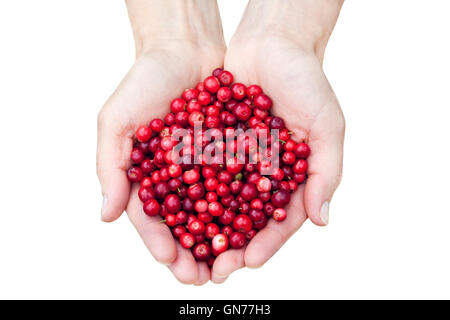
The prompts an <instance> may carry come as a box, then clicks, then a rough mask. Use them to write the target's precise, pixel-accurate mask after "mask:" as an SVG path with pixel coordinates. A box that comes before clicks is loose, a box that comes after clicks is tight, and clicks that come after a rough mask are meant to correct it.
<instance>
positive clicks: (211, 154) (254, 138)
mask: <svg viewBox="0 0 450 320" xmlns="http://www.w3.org/2000/svg"><path fill="white" fill-rule="evenodd" d="M271 107H272V100H271V99H270V98H269V97H268V96H267V95H265V94H264V93H263V91H262V89H261V87H259V86H257V85H251V86H249V87H246V86H245V85H243V84H242V83H233V75H232V74H231V73H230V72H228V71H225V70H223V69H220V68H218V69H216V70H214V72H213V74H212V76H209V77H207V78H206V79H204V81H203V82H200V83H199V84H197V86H196V87H195V88H191V89H187V90H185V91H184V92H183V94H182V96H181V98H177V99H175V100H173V101H172V103H171V104H170V110H171V112H170V113H168V114H167V115H166V117H165V118H164V120H161V119H153V120H152V121H151V122H150V125H149V126H141V127H139V128H138V129H137V131H136V139H137V141H136V143H135V146H134V148H133V151H132V152H131V160H132V162H133V166H132V167H130V168H129V170H128V179H129V180H130V181H131V182H135V183H140V186H141V187H140V189H139V198H140V199H141V201H142V202H143V203H144V205H143V210H144V212H145V214H147V215H149V216H156V215H159V216H161V217H162V218H163V220H162V222H165V223H166V224H167V225H168V226H169V227H170V228H171V230H172V233H173V235H174V237H175V238H177V239H179V241H180V243H181V245H182V246H183V247H184V248H191V250H192V253H193V255H194V257H195V258H196V259H197V260H199V261H207V262H208V264H209V265H210V266H212V264H213V263H214V259H215V257H216V256H218V255H219V254H220V253H222V252H224V251H226V250H227V249H228V248H229V247H231V248H234V249H239V248H242V247H243V246H245V244H246V243H247V241H250V240H251V239H252V238H253V237H254V236H255V234H256V233H257V232H258V231H259V230H261V229H262V228H264V227H265V226H266V225H267V223H268V219H270V218H273V219H274V220H275V221H283V220H284V219H286V211H285V210H284V209H283V208H284V207H285V206H286V205H287V204H288V203H289V201H290V199H291V193H292V192H294V191H295V190H296V189H297V187H298V185H299V184H301V183H303V182H304V181H305V179H306V171H307V168H308V163H307V161H306V158H307V157H308V156H309V154H310V148H309V146H308V145H307V144H306V143H304V142H300V143H296V142H295V141H293V140H292V139H291V132H290V131H289V130H288V129H287V128H286V127H285V124H284V120H283V119H281V118H280V117H276V116H273V115H271V113H270V108H271ZM248 131H251V133H252V134H247V132H248ZM244 133H245V134H244ZM223 138H226V141H223Z"/></svg>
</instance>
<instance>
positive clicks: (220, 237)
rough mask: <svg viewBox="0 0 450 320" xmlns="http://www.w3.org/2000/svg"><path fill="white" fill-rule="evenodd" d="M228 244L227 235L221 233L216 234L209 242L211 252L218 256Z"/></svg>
mask: <svg viewBox="0 0 450 320" xmlns="http://www.w3.org/2000/svg"><path fill="white" fill-rule="evenodd" d="M228 244H229V242H228V237H227V236H226V235H224V234H223V233H220V234H216V235H215V236H214V238H213V239H212V242H211V246H212V252H213V254H214V255H215V256H218V255H219V254H221V253H222V252H224V251H225V250H227V249H228Z"/></svg>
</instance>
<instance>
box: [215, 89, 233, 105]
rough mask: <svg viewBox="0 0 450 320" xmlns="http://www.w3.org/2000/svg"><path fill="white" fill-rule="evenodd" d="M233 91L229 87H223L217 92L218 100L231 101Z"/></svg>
mask: <svg viewBox="0 0 450 320" xmlns="http://www.w3.org/2000/svg"><path fill="white" fill-rule="evenodd" d="M231 95H232V92H231V89H230V88H228V87H222V88H220V89H219V90H218V91H217V100H219V101H220V102H228V101H230V99H231Z"/></svg>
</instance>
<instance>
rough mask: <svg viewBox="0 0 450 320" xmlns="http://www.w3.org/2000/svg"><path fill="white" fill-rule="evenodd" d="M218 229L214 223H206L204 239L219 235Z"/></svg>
mask: <svg viewBox="0 0 450 320" xmlns="http://www.w3.org/2000/svg"><path fill="white" fill-rule="evenodd" d="M219 232H220V228H219V226H218V225H217V224H215V223H208V224H207V225H206V228H205V237H206V239H212V238H214V236H215V235H217V234H219Z"/></svg>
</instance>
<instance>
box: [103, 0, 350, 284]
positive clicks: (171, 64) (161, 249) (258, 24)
mask: <svg viewBox="0 0 450 320" xmlns="http://www.w3.org/2000/svg"><path fill="white" fill-rule="evenodd" d="M342 2H343V1H339V0H319V1H318V0H297V1H280V0H250V1H249V4H248V7H247V10H246V12H245V14H244V16H243V18H242V21H241V24H240V25H239V27H238V30H237V31H236V33H235V35H234V36H233V39H232V41H231V43H230V45H229V48H228V49H226V46H225V42H224V39H223V33H222V27H221V22H220V15H219V12H218V8H217V4H216V2H215V1H210V0H197V1H193V0H187V1H178V0H129V1H127V7H128V11H129V15H130V21H131V25H132V28H133V32H134V36H135V40H136V52H137V54H136V56H137V57H136V62H135V64H134V66H133V67H132V68H131V70H130V71H129V72H128V74H127V75H126V76H125V78H124V80H123V81H122V82H121V84H120V85H119V87H118V88H117V89H116V91H115V92H114V93H113V95H112V96H111V97H110V98H109V100H108V101H107V102H106V104H105V106H104V107H103V108H102V110H101V112H100V114H99V118H98V148H97V172H98V176H99V179H100V183H101V186H102V193H103V196H104V199H105V200H104V205H103V208H102V220H103V221H105V222H111V221H114V220H116V219H117V218H118V217H119V216H120V215H121V214H122V212H123V211H124V210H125V211H126V212H127V214H128V216H129V218H130V220H131V222H132V223H133V225H134V226H135V228H136V229H137V231H138V233H139V234H140V236H141V238H142V239H143V241H144V243H145V245H146V246H147V247H148V249H149V251H150V252H151V254H152V255H153V256H154V257H155V259H156V260H157V261H159V262H161V263H163V264H166V265H167V266H168V267H169V269H170V270H171V271H172V273H173V274H174V276H175V277H176V278H177V279H178V280H179V281H180V282H182V283H186V284H196V285H202V284H205V283H207V282H208V281H209V280H211V281H213V282H215V283H221V282H223V281H225V280H226V279H227V277H228V276H229V275H230V274H231V273H232V272H234V271H235V270H237V269H239V268H242V267H245V266H247V267H251V268H254V267H259V266H262V265H263V264H264V263H265V262H267V260H269V259H270V258H271V257H272V256H273V255H274V254H275V253H276V251H278V249H280V248H281V246H282V245H283V244H284V243H285V242H286V241H287V240H288V238H289V237H290V236H291V235H292V234H293V233H295V232H296V231H297V230H298V229H299V228H300V227H301V225H302V224H303V223H304V221H305V220H306V219H307V218H309V219H310V220H311V221H312V222H313V223H315V224H317V225H319V226H324V225H326V224H327V223H328V219H329V218H328V208H329V202H330V200H331V198H332V195H333V193H334V191H335V189H336V188H337V186H338V184H339V182H340V177H341V172H342V150H343V139H344V127H345V125H344V118H343V115H342V112H341V109H340V107H339V104H338V101H337V99H336V97H335V95H334V93H333V91H332V89H331V86H330V85H329V83H328V81H327V79H326V77H325V75H324V73H323V70H322V60H323V54H324V50H325V46H326V43H327V41H328V38H329V35H330V34H331V31H332V29H333V27H334V24H335V22H336V19H337V16H338V14H339V10H340V7H341V5H342ZM222 65H224V67H225V69H227V70H229V71H231V72H232V73H233V74H234V75H235V80H236V81H239V82H242V83H244V84H258V85H260V86H261V87H262V88H263V89H264V91H265V92H266V93H267V94H268V95H269V96H271V97H272V99H273V101H274V107H273V113H274V114H276V115H279V116H281V117H283V118H284V119H285V121H286V123H287V126H288V127H289V128H290V129H291V130H292V131H293V132H294V137H295V139H296V140H297V141H306V142H308V143H309V145H310V146H311V149H312V154H311V156H310V158H309V159H308V162H309V169H308V175H309V178H308V180H307V182H306V184H304V185H302V186H301V187H300V188H299V189H298V190H297V191H296V193H295V194H294V195H293V196H292V200H291V203H290V204H289V205H288V207H287V212H288V218H287V219H286V220H285V221H284V222H282V223H277V222H275V221H273V220H272V221H270V222H269V224H268V226H267V227H266V228H265V229H263V230H262V231H261V232H259V233H258V234H257V235H256V236H255V238H254V239H253V240H252V241H251V242H250V243H249V245H248V246H247V247H245V248H243V249H239V250H234V249H232V250H228V251H226V252H225V253H223V254H221V255H219V257H218V258H217V259H216V261H215V263H214V265H213V268H212V270H211V271H210V270H209V268H208V266H207V265H206V264H205V263H204V262H203V263H198V262H196V261H195V260H194V258H193V256H192V254H191V252H190V251H189V250H188V249H183V248H182V247H181V246H180V245H179V244H178V243H177V242H176V241H175V240H174V239H173V237H172V234H171V232H170V230H169V228H168V227H167V226H166V225H165V224H163V223H160V222H159V221H160V220H161V218H158V217H148V216H146V215H145V214H144V212H143V210H142V203H141V202H140V200H139V198H138V196H137V186H131V185H130V183H129V182H128V180H127V177H126V170H127V168H128V167H129V166H130V160H129V154H130V152H131V149H132V146H133V134H134V131H135V130H136V128H137V127H138V126H139V125H142V124H147V123H148V122H149V121H150V120H151V119H153V118H162V117H163V116H164V115H165V113H167V110H168V106H169V104H170V101H171V100H172V99H174V98H176V97H177V96H179V95H180V94H181V93H182V92H183V90H184V89H186V88H190V87H193V86H195V85H196V83H197V82H199V81H201V79H203V78H205V77H206V76H208V75H210V73H211V71H212V70H213V69H215V68H216V67H219V66H222Z"/></svg>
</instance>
